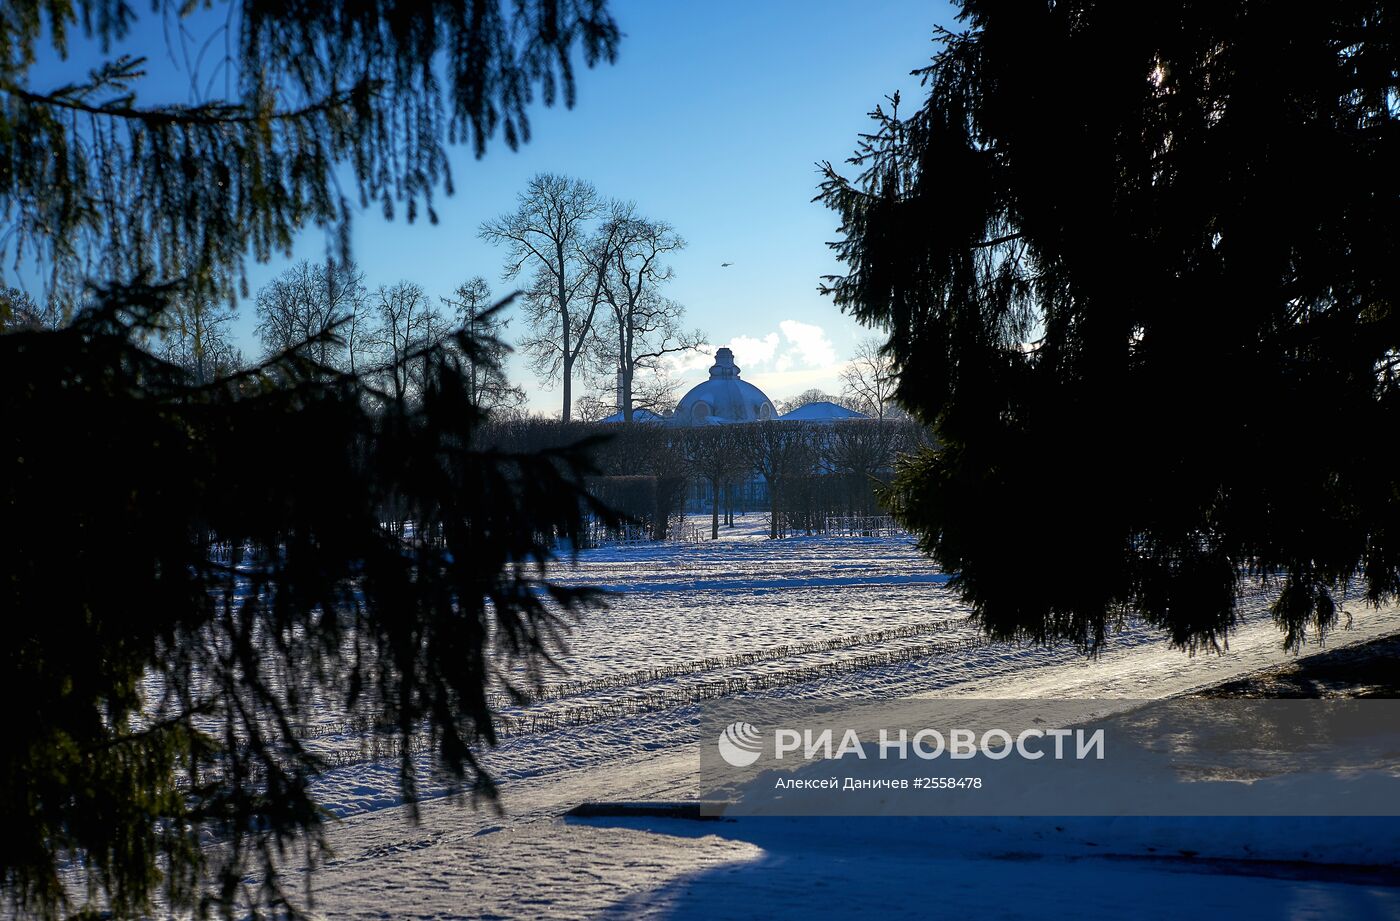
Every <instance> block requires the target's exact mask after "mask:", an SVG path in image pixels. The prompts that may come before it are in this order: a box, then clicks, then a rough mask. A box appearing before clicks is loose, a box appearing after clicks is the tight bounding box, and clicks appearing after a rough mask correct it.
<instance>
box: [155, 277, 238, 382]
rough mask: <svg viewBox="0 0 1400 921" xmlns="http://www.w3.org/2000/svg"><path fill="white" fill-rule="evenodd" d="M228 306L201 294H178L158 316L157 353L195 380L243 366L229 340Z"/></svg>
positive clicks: (213, 377) (211, 378) (230, 317)
mask: <svg viewBox="0 0 1400 921" xmlns="http://www.w3.org/2000/svg"><path fill="white" fill-rule="evenodd" d="M235 316H237V314H236V313H235V312H234V311H233V309H232V308H229V307H226V306H223V305H220V304H216V303H214V302H213V301H211V300H208V299H206V298H202V297H192V298H182V299H181V300H179V301H176V302H175V303H173V304H172V305H171V306H170V308H169V309H168V310H167V311H166V312H165V313H164V315H163V316H162V326H161V330H160V333H159V344H158V346H157V349H156V351H157V354H159V355H160V357H161V358H164V359H165V360H166V361H168V362H170V363H171V364H176V365H179V366H180V367H182V368H184V369H185V370H186V371H188V372H189V373H190V376H191V377H193V378H194V381H195V383H197V384H207V383H209V382H210V381H214V380H217V379H219V378H221V377H225V376H227V375H229V374H231V373H233V372H235V371H237V370H238V369H239V368H240V367H242V366H243V353H242V352H240V351H239V350H238V348H237V347H236V346H235V345H234V344H233V338H232V336H231V335H230V333H229V328H228V327H229V324H230V323H232V322H233V319H234V317H235Z"/></svg>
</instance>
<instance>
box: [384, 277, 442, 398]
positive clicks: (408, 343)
mask: <svg viewBox="0 0 1400 921" xmlns="http://www.w3.org/2000/svg"><path fill="white" fill-rule="evenodd" d="M374 310H375V312H376V314H377V315H378V320H379V323H378V327H377V330H376V337H375V341H376V344H377V346H378V349H377V351H378V353H379V354H378V357H379V360H380V362H381V363H382V365H383V373H384V375H385V377H386V378H387V379H388V382H389V384H390V386H391V387H392V388H393V394H394V399H395V400H398V401H400V402H402V401H403V400H405V399H407V398H408V396H409V395H410V394H411V393H412V392H413V390H414V388H415V386H416V381H415V380H414V377H413V368H412V366H411V365H412V363H411V362H409V361H408V360H407V359H408V357H409V356H410V355H412V354H413V353H414V352H417V351H420V350H422V349H425V348H427V347H428V346H430V345H432V344H434V343H435V342H437V341H439V340H441V339H442V338H443V337H445V336H446V335H447V334H448V332H449V328H448V324H447V320H446V319H445V318H444V317H443V315H442V313H441V312H440V311H439V310H438V309H437V308H436V307H434V306H433V304H432V302H431V301H429V300H428V294H427V292H425V291H424V290H423V288H422V287H421V286H420V285H417V284H415V283H413V282H411V281H401V282H398V283H397V284H394V285H389V286H387V287H386V286H383V285H381V286H380V287H379V289H378V290H377V291H375V293H374Z"/></svg>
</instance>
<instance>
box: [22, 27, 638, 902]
mask: <svg viewBox="0 0 1400 921" xmlns="http://www.w3.org/2000/svg"><path fill="white" fill-rule="evenodd" d="M136 6H138V5H135V4H128V3H126V2H122V0H80V2H78V3H68V2H62V0H17V2H14V3H6V4H3V5H0V220H3V221H4V225H5V226H4V232H3V233H0V255H3V256H4V259H5V263H6V265H7V267H8V266H9V265H10V264H11V259H12V257H16V256H18V258H19V259H21V260H30V259H33V258H37V261H38V264H39V266H40V267H41V268H42V269H43V270H44V274H45V280H44V282H43V287H44V288H45V289H46V291H45V294H46V297H45V299H44V303H45V304H46V305H49V306H47V307H46V309H45V312H39V311H37V309H36V308H33V303H34V302H33V301H32V300H30V299H26V298H15V297H13V296H11V295H10V294H9V293H8V292H7V293H5V294H4V295H3V299H0V331H2V332H3V333H4V334H3V335H0V418H3V419H4V436H3V437H4V438H5V441H6V450H5V451H4V452H3V457H2V458H0V504H2V505H0V507H3V509H4V516H5V522H6V527H7V529H9V530H10V532H11V536H12V537H14V538H15V539H16V540H17V541H18V542H19V543H20V546H19V548H18V552H7V553H5V554H0V610H3V611H4V613H5V616H6V625H7V631H8V633H7V636H6V641H5V643H3V644H0V675H3V679H2V680H3V687H0V693H3V695H4V699H6V700H7V701H11V702H12V704H13V706H12V708H11V709H12V711H13V714H12V718H11V719H10V720H8V721H7V734H6V738H5V742H4V744H3V745H0V828H3V829H4V833H3V835H0V882H3V886H4V894H5V896H6V898H7V901H9V903H10V905H9V907H10V908H12V909H15V910H18V911H19V913H20V914H22V915H25V916H39V917H57V916H60V915H64V914H68V913H70V912H75V911H76V912H79V913H93V914H96V913H102V912H108V913H110V914H112V915H115V916H118V917H128V916H147V915H150V914H153V913H159V914H165V913H167V912H168V913H172V914H174V913H183V912H185V911H193V912H195V913H197V914H200V915H203V914H207V913H210V912H217V913H221V914H224V915H227V916H233V915H238V916H243V915H246V914H247V913H249V912H250V911H251V912H255V913H257V914H262V913H270V914H275V915H281V914H289V913H295V912H296V911H297V910H298V909H299V908H300V907H304V906H299V905H298V904H297V903H298V898H297V896H296V894H295V893H293V892H290V891H289V890H288V887H287V884H286V882H285V881H284V879H283V878H282V877H281V876H280V875H279V867H280V866H281V865H282V863H283V861H284V860H286V859H287V854H286V853H285V852H286V851H288V850H290V852H291V853H292V854H293V855H296V854H304V855H305V856H306V857H307V858H308V860H309V863H310V864H312V865H314V864H315V862H316V859H317V857H318V856H319V854H320V852H321V849H322V847H323V844H324V838H323V836H322V833H321V824H322V822H323V819H324V815H323V813H322V811H321V809H320V808H319V807H318V805H317V803H316V801H315V800H314V799H313V797H312V796H311V793H310V787H309V784H310V781H311V779H312V778H313V777H314V776H315V775H316V774H317V772H318V771H319V770H320V769H321V767H322V765H321V762H320V761H319V759H318V758H317V757H316V756H315V755H314V754H313V753H312V752H310V751H309V750H308V749H307V748H306V747H304V745H303V743H302V742H301V741H300V738H301V735H302V730H303V729H304V727H305V724H306V721H307V719H308V718H309V717H310V715H311V714H312V713H313V712H314V711H315V710H316V709H317V708H320V707H328V706H329V707H337V708H343V709H344V710H345V711H347V712H348V715H349V716H350V718H352V719H353V720H354V721H355V722H356V723H357V724H358V725H361V726H363V727H364V728H365V730H366V731H367V732H368V733H370V734H371V736H372V737H373V738H374V739H376V740H380V741H384V742H387V743H389V744H390V745H392V746H393V747H394V748H395V750H397V751H399V752H401V756H400V759H399V771H400V779H401V782H402V787H403V791H404V793H405V795H406V796H407V798H408V800H409V801H410V802H412V801H413V799H414V797H415V795H416V793H417V790H418V782H419V777H418V772H417V770H416V767H415V761H414V760H413V758H412V757H411V756H410V753H411V752H413V751H428V752H431V755H432V758H431V764H432V765H433V771H434V774H435V778H439V777H440V778H441V779H442V780H444V781H445V782H446V783H448V784H449V785H452V786H454V787H455V788H456V789H457V790H459V791H463V792H465V791H471V792H472V793H473V794H484V795H487V796H489V795H490V794H491V793H492V792H493V787H492V785H491V781H490V778H489V777H487V776H486V775H484V774H483V773H482V771H481V770H480V767H479V764H478V760H477V757H478V756H477V753H478V751H479V747H480V746H481V745H483V744H489V743H491V742H492V741H493V740H494V734H493V728H492V717H491V712H490V709H489V706H488V697H487V687H488V684H490V683H493V682H496V683H502V684H503V685H509V684H511V683H512V682H516V683H518V682H522V681H523V682H525V683H530V682H538V680H539V677H540V674H541V669H542V668H543V667H544V666H545V664H546V663H547V661H548V657H549V655H550V653H551V651H552V650H554V649H557V648H558V643H559V640H560V637H561V630H562V621H561V618H563V617H566V616H568V615H569V613H570V612H573V611H577V610H578V609H580V608H581V607H583V606H586V605H588V604H590V603H592V602H594V601H595V600H596V598H595V596H594V595H592V594H590V593H588V592H586V591H576V590H571V589H568V588H565V587H562V586H559V585H557V584H555V583H553V582H552V581H550V579H549V572H548V566H549V563H550V561H551V560H552V558H553V557H552V549H551V548H552V547H554V546H555V545H556V540H557V539H559V538H563V539H565V540H567V541H573V542H574V543H575V545H576V544H577V541H578V538H579V537H580V536H581V533H582V529H583V522H584V520H585V517H586V516H588V515H593V516H597V518H598V519H599V520H601V521H602V522H604V523H614V522H615V521H616V519H615V518H614V517H613V516H612V515H611V513H609V512H608V511H606V510H605V509H602V508H600V507H598V506H597V504H596V503H594V502H593V501H592V500H591V499H589V497H588V495H587V493H586V492H585V490H584V488H583V483H584V477H585V476H586V475H587V474H588V473H589V472H590V470H591V469H592V467H591V461H590V459H589V453H590V451H591V445H590V444H588V443H583V444H575V445H567V446H563V447H558V448H552V449H547V450H542V451H532V452H528V453H513V452H508V451H500V450H495V449H492V448H489V447H485V446H482V445H481V444H479V443H478V431H479V428H480V425H481V423H482V422H483V419H484V414H483V412H482V410H481V408H480V405H479V401H478V400H476V399H474V395H473V393H472V388H471V386H470V382H469V381H468V380H467V377H468V375H469V373H470V372H469V371H468V370H466V369H467V368H469V367H471V366H478V367H480V366H489V365H490V363H491V362H492V360H493V356H494V355H498V354H499V353H500V344H499V343H491V342H489V341H485V340H484V339H483V338H482V337H479V336H474V335H472V334H471V333H470V332H465V331H464V332H461V333H457V334H455V335H453V334H450V333H449V332H447V331H446V330H440V329H434V331H433V333H432V335H430V336H425V337H420V338H418V339H414V340H413V343H412V344H411V346H410V347H405V348H402V349H399V350H398V351H396V352H394V353H393V355H392V360H390V361H389V362H388V363H387V364H386V365H384V366H376V367H368V368H360V367H358V366H352V367H353V371H347V370H341V369H338V368H336V367H332V366H331V365H333V364H336V363H337V362H336V361H335V360H334V357H335V354H336V352H337V347H336V346H335V344H334V343H333V342H331V341H330V340H328V339H327V338H326V337H331V336H335V337H340V338H342V339H343V338H344V334H343V333H342V331H341V328H340V324H341V323H343V322H344V318H343V317H341V316H339V315H336V316H331V317H328V318H327V320H326V322H325V323H318V324H316V325H317V327H321V328H317V329H315V330H314V333H313V334H312V335H310V336H308V337H307V339H306V341H305V342H302V343H300V344H295V345H294V346H293V347H292V348H290V349H288V350H285V351H281V352H280V353H279V354H277V355H274V356H273V357H272V358H270V359H268V360H267V361H265V362H264V363H263V364H260V365H258V366H255V367H252V368H248V369H243V370H238V369H233V370H230V366H231V365H232V364H233V362H228V361H226V362H223V363H222V364H220V363H218V362H215V363H214V364H213V365H212V366H211V364H210V363H209V362H204V363H203V364H201V363H199V362H192V361H188V360H185V358H184V357H183V356H181V355H174V354H172V355H171V356H170V357H171V358H172V359H177V360H166V359H164V358H161V357H157V356H156V355H155V354H153V353H152V352H151V351H150V346H151V344H152V343H153V342H158V340H159V336H158V334H159V332H160V331H161V330H162V329H169V328H170V326H171V322H172V318H178V309H189V307H190V305H197V306H199V307H201V308H203V307H204V305H208V304H211V303H216V302H222V303H224V304H226V303H227V302H228V298H229V296H230V295H231V294H232V293H233V292H234V291H235V290H237V289H238V287H239V285H240V282H241V281H242V273H243V268H244V261H245V259H246V258H247V257H248V256H249V255H250V254H251V255H252V257H253V258H256V259H266V258H268V257H270V256H271V255H272V254H273V253H276V252H287V251H289V250H290V247H291V245H292V241H293V239H294V237H295V234H296V233H297V232H298V231H299V230H301V229H303V228H305V227H307V226H309V225H320V226H323V227H327V228H329V229H331V230H333V231H335V232H336V233H337V234H338V238H339V241H340V245H339V246H338V247H337V248H336V249H338V252H337V253H336V254H335V255H337V256H338V257H339V258H338V259H337V262H338V263H339V264H342V265H348V256H349V253H348V249H349V246H348V240H349V237H348V221H349V215H350V212H351V209H352V207H353V206H355V205H357V204H359V205H364V204H370V203H375V204H378V205H379V206H380V207H381V208H382V209H383V210H384V211H385V212H386V214H388V213H392V212H393V211H394V210H396V209H399V208H402V209H404V210H405V211H406V213H407V217H408V218H409V219H410V220H412V219H413V218H414V217H415V216H416V213H417V212H418V211H419V210H421V209H427V213H428V216H429V218H432V217H433V213H432V195H433V193H434V192H435V191H436V190H437V189H439V188H446V189H447V190H448V191H449V192H450V191H451V184H450V177H449V175H448V170H447V161H446V152H445V149H446V145H447V144H448V143H451V142H455V141H470V143H471V144H472V146H473V148H474V149H475V151H476V152H477V153H478V154H480V153H481V152H482V151H484V149H485V146H486V142H487V140H488V138H490V137H491V136H492V135H493V134H495V133H496V132H500V134H502V135H503V136H504V139H505V141H506V142H507V143H508V144H509V145H511V146H514V145H515V144H517V143H519V142H521V141H523V140H526V139H528V134H529V131H528V122H527V121H526V107H527V105H528V103H530V102H531V100H532V97H533V96H534V94H535V93H537V92H538V93H540V94H541V95H542V96H543V100H544V101H545V102H546V103H552V102H553V101H555V99H556V97H557V96H560V95H562V97H563V98H564V100H565V101H566V102H571V101H572V99H573V95H574V82H573V69H572V67H573V56H574V55H575V54H576V53H577V52H579V51H581V52H582V56H583V59H584V60H585V61H587V62H588V63H592V62H594V61H596V60H599V59H611V57H612V56H613V53H614V49H615V46H616V42H617V38H618V31H617V28H616V26H615V24H614V23H613V21H612V19H611V17H610V16H609V15H608V14H607V12H606V9H605V5H604V3H603V0H563V2H553V0H550V2H534V0H520V2H510V3H503V2H497V0H482V2H478V0H432V2H420V0H413V2H402V0H381V2H364V3H341V2H301V3H283V2H280V0H278V2H261V0H251V2H244V3H242V4H240V5H239V6H238V10H237V11H238V15H237V16H233V17H231V18H230V20H229V23H230V28H231V31H230V33H229V34H228V36H227V38H228V41H227V44H226V47H228V48H230V49H231V53H230V55H229V57H228V60H226V61H225V64H227V66H228V67H229V72H230V73H231V74H232V75H233V78H232V79H231V80H230V81H229V84H230V86H231V93H230V95H229V96H228V98H224V99H219V100H215V101H210V102H206V103H201V104H198V105H154V106H151V105H145V104H143V103H142V102H141V101H139V100H138V98H137V90H138V89H140V87H141V82H140V77H141V71H142V62H140V61H139V60H134V59H132V58H129V57H120V56H118V57H114V58H113V59H112V60H110V61H109V62H107V63H105V64H102V65H100V66H98V67H96V68H93V69H92V71H91V75H90V77H89V78H87V79H85V80H83V81H81V82H80V83H77V84H74V85H69V86H61V87H36V86H33V85H31V84H30V79H29V77H30V73H29V72H30V68H31V66H32V65H33V63H34V61H35V58H36V55H37V54H38V50H39V46H40V45H41V44H43V43H45V42H50V43H52V45H53V46H54V47H55V48H56V49H58V50H60V51H61V50H62V49H63V48H64V47H65V42H66V36H67V34H68V32H69V31H70V30H76V29H79V28H82V29H84V30H86V31H87V33H88V37H90V38H95V39H99V40H101V42H102V43H103V45H104V48H105V47H106V44H107V43H109V42H110V43H115V44H116V46H117V48H118V49H119V48H120V42H121V40H122V39H123V38H124V37H125V36H126V35H127V34H128V32H129V31H130V30H132V29H135V28H150V27H151V26H152V22H151V21H138V20H137V18H136V13H135V11H134V8H135V7H136ZM200 6H202V5H200V4H184V5H181V6H180V9H181V10H183V11H189V10H193V9H195V8H197V7H200ZM162 8H163V7H162ZM114 53H116V52H115V51H114ZM75 69H77V70H85V69H87V68H85V67H79V68H75ZM343 184H344V186H345V187H343ZM94 278H95V279H107V280H108V281H107V282H105V283H104V284H103V285H101V286H100V287H98V288H93V287H92V286H91V282H90V279H94ZM181 305H183V307H182V306H181ZM49 317H52V318H54V322H48V320H47V318H49ZM69 320H71V322H66V321H69ZM55 327H57V328H55ZM204 338H205V337H203V336H200V337H199V341H200V342H201V343H202V342H203V340H204ZM284 344H285V343H284ZM323 344H324V345H327V346H329V347H327V348H322V347H321V346H322V345H323ZM342 348H343V347H342ZM194 353H196V355H197V356H198V355H206V354H207V349H206V348H204V346H203V345H202V344H201V345H200V347H199V348H196V349H194ZM318 356H319V357H324V358H325V359H327V360H325V361H322V360H319V357H318ZM347 364H348V363H347ZM210 367H212V368H213V370H212V372H211V371H210ZM381 382H382V383H381ZM390 385H392V386H390ZM522 666H523V668H520V667H522ZM518 668H519V670H517V669H518ZM211 845H213V846H211ZM61 873H64V874H66V876H65V875H61ZM65 882H66V884H65ZM307 885H308V887H309V883H307ZM307 891H308V892H309V888H308V890H307ZM157 906H159V907H157Z"/></svg>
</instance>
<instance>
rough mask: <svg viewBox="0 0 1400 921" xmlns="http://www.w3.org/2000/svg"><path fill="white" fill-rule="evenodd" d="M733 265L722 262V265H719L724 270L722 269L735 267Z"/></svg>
mask: <svg viewBox="0 0 1400 921" xmlns="http://www.w3.org/2000/svg"><path fill="white" fill-rule="evenodd" d="M733 264H734V263H732V262H721V263H720V264H719V267H720V268H722V269H727V268H729V267H730V266H731V265H733Z"/></svg>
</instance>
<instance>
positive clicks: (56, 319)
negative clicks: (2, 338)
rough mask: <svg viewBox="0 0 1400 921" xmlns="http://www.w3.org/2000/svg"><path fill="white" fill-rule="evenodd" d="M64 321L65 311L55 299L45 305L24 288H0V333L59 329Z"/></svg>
mask: <svg viewBox="0 0 1400 921" xmlns="http://www.w3.org/2000/svg"><path fill="white" fill-rule="evenodd" d="M63 323H64V315H63V311H62V310H61V309H60V308H59V306H58V304H57V302H56V301H54V300H52V299H51V300H50V301H49V302H48V303H47V304H46V305H45V306H43V307H40V306H39V303H38V302H37V301H35V300H34V298H33V297H31V296H30V294H29V292H28V291H25V290H23V289H22V288H15V287H6V288H0V333H3V332H13V331H15V330H20V329H58V328H59V327H60V326H62V325H63Z"/></svg>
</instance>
